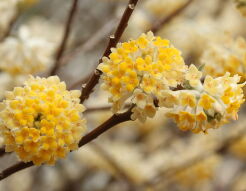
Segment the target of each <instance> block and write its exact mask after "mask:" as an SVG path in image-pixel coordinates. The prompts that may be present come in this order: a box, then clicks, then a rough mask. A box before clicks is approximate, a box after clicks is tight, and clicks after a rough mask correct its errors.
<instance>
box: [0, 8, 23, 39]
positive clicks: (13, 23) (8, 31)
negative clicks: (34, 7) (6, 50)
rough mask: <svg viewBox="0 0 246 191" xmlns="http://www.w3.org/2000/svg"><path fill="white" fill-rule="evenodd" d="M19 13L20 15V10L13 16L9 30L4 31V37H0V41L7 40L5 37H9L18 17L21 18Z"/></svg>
mask: <svg viewBox="0 0 246 191" xmlns="http://www.w3.org/2000/svg"><path fill="white" fill-rule="evenodd" d="M19 15H20V12H19V11H18V12H17V13H15V15H14V16H13V17H12V19H11V21H10V22H9V26H8V28H7V30H6V31H5V32H4V34H3V35H2V37H1V38H0V43H1V42H3V41H4V40H5V38H7V37H8V36H9V35H10V33H11V31H12V29H13V27H14V25H15V23H16V21H17V19H18V18H19Z"/></svg>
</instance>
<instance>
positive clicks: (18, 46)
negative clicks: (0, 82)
mask: <svg viewBox="0 0 246 191" xmlns="http://www.w3.org/2000/svg"><path fill="white" fill-rule="evenodd" d="M53 52H54V45H53V43H50V42H48V41H47V40H46V39H43V38H38V37H33V36H32V35H30V32H29V30H28V28H27V27H25V26H23V27H21V28H20V30H19V32H18V35H17V36H16V37H8V38H6V39H5V40H4V42H2V43H1V44H0V57H1V60H0V69H1V70H3V71H4V72H8V73H10V74H12V75H22V74H25V75H26V74H35V73H37V72H40V71H43V70H44V69H46V68H47V67H48V66H50V65H51V63H52V61H53V59H52V54H53Z"/></svg>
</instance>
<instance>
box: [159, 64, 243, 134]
mask: <svg viewBox="0 0 246 191" xmlns="http://www.w3.org/2000/svg"><path fill="white" fill-rule="evenodd" d="M188 71H193V72H194V75H193V76H191V75H189V72H187V75H186V80H187V82H186V83H185V84H188V85H186V86H187V87H188V89H187V90H179V91H176V92H175V96H174V95H173V93H172V94H171V93H168V92H166V94H164V95H163V96H162V99H164V100H165V98H166V99H167V100H169V104H171V103H172V108H171V109H170V110H169V111H168V112H167V116H169V117H171V118H173V119H174V120H175V122H176V123H177V124H178V126H179V128H180V129H181V130H184V131H187V130H191V131H192V132H194V133H199V132H201V131H203V132H207V130H208V129H210V128H218V127H219V126H221V125H223V124H225V123H227V122H228V121H229V120H230V119H233V120H236V119H237V118H238V115H237V112H238V109H239V107H240V105H241V104H242V103H243V102H244V99H243V90H242V87H243V86H244V84H238V83H239V81H240V77H239V76H238V75H235V76H233V77H230V74H229V73H226V74H225V75H224V76H222V77H218V78H212V77H211V76H206V78H205V81H204V83H203V84H202V83H201V82H200V80H199V77H201V75H200V72H199V71H198V70H197V71H196V72H195V69H194V65H191V66H190V68H189V70H188ZM173 97H175V98H176V99H175V98H173ZM170 100H171V101H170ZM160 106H162V105H161V102H160Z"/></svg>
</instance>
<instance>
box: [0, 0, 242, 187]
mask: <svg viewBox="0 0 246 191" xmlns="http://www.w3.org/2000/svg"><path fill="white" fill-rule="evenodd" d="M243 2H244V3H245V4H243ZM127 3H128V1H127V0H79V5H78V10H77V13H76V17H75V20H74V22H73V27H72V31H71V36H70V38H69V42H68V46H67V48H66V50H65V53H64V55H63V56H62V58H61V62H60V64H61V67H60V68H59V70H58V71H57V75H58V76H59V77H60V78H61V79H62V80H63V81H65V82H66V84H67V87H68V88H69V89H81V86H82V84H84V83H85V82H86V80H87V79H88V77H89V76H90V74H91V73H92V72H93V71H94V69H95V67H96V66H97V64H98V60H99V59H100V57H101V56H102V54H103V51H104V49H105V47H106V45H107V42H108V37H109V36H110V35H111V34H112V33H113V32H114V30H115V29H116V27H117V24H118V22H119V20H120V18H121V16H122V13H123V11H124V9H125V6H126V5H127ZM71 4H72V0H69V1H68V0H52V1H50V0H39V1H38V0H37V1H34V0H29V1H23V2H22V3H18V5H17V3H16V0H8V1H7V0H1V1H0V99H4V91H6V90H12V89H13V87H15V86H18V85H21V84H22V83H23V81H24V80H25V79H26V78H27V76H28V75H29V74H35V75H40V76H47V75H49V71H50V69H51V68H52V66H53V64H54V57H55V56H54V55H55V54H56V51H57V49H58V47H59V46H60V42H61V40H62V36H63V32H64V26H65V23H66V20H67V17H68V14H69V10H70V7H71ZM244 5H245V7H246V2H245V1H244V0H242V1H241V2H240V1H233V0H206V1H204V0H139V3H138V5H137V7H136V9H135V11H134V13H133V15H132V17H131V18H130V22H129V26H128V28H127V29H126V31H125V32H124V35H123V37H122V39H121V41H127V40H129V39H131V38H136V37H138V36H139V35H140V34H141V33H143V32H147V31H149V30H152V31H154V32H155V34H157V35H160V36H161V37H163V38H166V39H169V40H170V41H171V43H172V44H173V45H174V46H175V47H176V48H178V49H180V50H181V51H182V55H183V57H184V59H185V62H186V64H187V65H190V64H192V63H193V64H195V65H197V66H201V65H203V64H205V67H204V71H205V73H207V74H210V75H212V76H214V77H215V76H220V75H221V74H222V75H223V74H224V73H225V72H226V71H229V72H231V73H233V74H240V75H242V81H243V80H245V77H246V42H245V37H246V27H245V26H246V17H245V15H246V11H245V10H246V8H245V7H244ZM235 58H236V61H235ZM23 63H25V64H23ZM238 64H240V66H238ZM12 66H13V67H12ZM20 69H21V70H20ZM85 104H86V106H87V108H90V109H89V111H87V112H86V113H85V116H86V118H87V121H88V131H90V130H92V129H93V128H95V127H97V126H98V125H100V124H101V123H102V122H104V121H105V120H106V119H108V118H109V117H110V116H111V115H112V112H111V111H110V107H108V103H107V94H106V93H105V92H103V91H102V90H100V89H99V85H98V86H97V90H96V91H95V92H94V93H93V94H92V96H91V97H90V99H88V100H87V101H86V103H85ZM245 114H246V109H245V106H244V107H243V108H242V109H241V111H240V113H239V120H237V121H235V122H232V123H230V124H229V125H226V126H223V127H222V128H220V129H215V130H210V131H209V132H208V134H192V133H190V132H183V131H181V130H179V129H178V128H177V127H176V125H175V124H174V123H173V122H172V121H171V120H168V119H166V118H165V117H164V111H162V110H159V112H158V114H157V115H156V116H155V118H154V119H148V120H147V122H146V123H144V124H142V123H140V122H127V123H123V124H121V125H118V126H117V127H114V128H112V129H111V130H110V131H108V132H107V133H105V134H103V135H102V136H100V137H99V138H97V139H96V140H95V141H93V142H91V143H90V144H88V145H86V146H83V147H82V148H80V149H79V150H78V151H75V152H72V153H70V154H69V156H68V157H67V158H66V159H63V160H60V161H58V162H57V164H56V165H55V166H46V165H45V166H39V167H31V168H29V169H26V170H23V171H20V172H17V173H16V174H14V175H12V176H10V177H8V178H7V179H5V180H3V181H1V182H0V190H1V191H44V190H47V191H128V190H129V191H134V190H137V191H138V190H140V191H142V190H143V191H164V190H171V191H186V190H187V191H193V190H194V191H197V190H199V191H212V190H216V191H231V190H233V191H245V190H246V163H245V160H246V119H245V117H244V116H245ZM17 161H18V159H17V157H16V156H15V154H5V155H4V156H2V157H1V158H0V169H1V170H3V169H5V168H6V167H8V166H11V165H12V164H15V163H16V162H17Z"/></svg>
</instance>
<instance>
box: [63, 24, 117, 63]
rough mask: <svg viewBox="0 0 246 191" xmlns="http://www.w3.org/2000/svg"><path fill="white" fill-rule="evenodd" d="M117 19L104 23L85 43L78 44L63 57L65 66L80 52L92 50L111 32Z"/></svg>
mask: <svg viewBox="0 0 246 191" xmlns="http://www.w3.org/2000/svg"><path fill="white" fill-rule="evenodd" d="M115 22H116V19H112V20H110V21H108V22H107V23H106V24H105V25H103V26H102V27H101V28H100V29H99V30H98V31H97V32H96V33H95V34H93V35H92V36H91V37H90V38H89V39H88V40H87V41H85V42H84V43H83V44H81V45H79V46H77V47H76V48H75V49H74V50H72V51H71V52H69V53H67V54H66V55H64V56H63V58H62V59H61V65H62V66H64V65H66V64H67V63H69V61H70V60H71V59H72V58H74V57H75V56H76V55H77V54H78V53H80V52H88V51H90V50H92V49H93V48H94V47H95V46H96V45H98V44H99V43H100V42H101V41H102V40H103V39H104V37H105V36H108V34H110V33H111V31H112V30H113V27H114V26H115Z"/></svg>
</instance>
